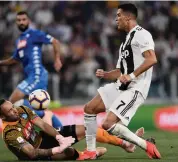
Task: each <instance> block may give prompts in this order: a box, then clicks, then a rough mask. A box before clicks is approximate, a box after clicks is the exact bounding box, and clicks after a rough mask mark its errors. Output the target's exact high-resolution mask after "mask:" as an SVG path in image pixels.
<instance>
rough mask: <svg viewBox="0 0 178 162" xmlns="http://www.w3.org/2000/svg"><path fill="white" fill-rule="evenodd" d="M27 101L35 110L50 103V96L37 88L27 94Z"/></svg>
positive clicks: (45, 107)
mask: <svg viewBox="0 0 178 162" xmlns="http://www.w3.org/2000/svg"><path fill="white" fill-rule="evenodd" d="M29 102H30V105H31V106H32V107H33V108H34V109H35V110H44V109H47V108H48V106H49V104H50V96H49V94H48V92H46V91H45V90H43V89H37V90H35V91H33V92H32V93H31V94H30V95H29Z"/></svg>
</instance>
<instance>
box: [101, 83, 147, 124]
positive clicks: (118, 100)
mask: <svg viewBox="0 0 178 162" xmlns="http://www.w3.org/2000/svg"><path fill="white" fill-rule="evenodd" d="M117 87H118V85H117V84H115V83H111V84H106V85H105V86H104V87H100V88H99V89H98V92H99V94H100V96H101V98H102V100H103V103H104V105H105V107H106V111H112V112H113V113H114V114H115V115H116V116H117V117H119V119H121V121H122V123H123V124H124V125H126V126H128V124H129V123H130V121H131V119H132V117H133V116H134V115H135V113H136V111H137V109H138V107H139V106H140V105H141V104H143V103H144V100H145V99H144V98H143V96H142V94H141V93H140V92H139V91H137V90H135V89H128V90H125V91H121V90H119V89H118V88H117Z"/></svg>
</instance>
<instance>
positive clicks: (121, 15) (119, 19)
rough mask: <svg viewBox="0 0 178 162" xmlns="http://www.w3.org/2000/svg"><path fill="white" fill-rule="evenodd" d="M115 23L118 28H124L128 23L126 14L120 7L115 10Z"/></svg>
mask: <svg viewBox="0 0 178 162" xmlns="http://www.w3.org/2000/svg"><path fill="white" fill-rule="evenodd" d="M116 23H117V28H118V30H126V28H127V25H128V17H127V14H126V13H125V12H124V11H122V9H118V10H117V16H116Z"/></svg>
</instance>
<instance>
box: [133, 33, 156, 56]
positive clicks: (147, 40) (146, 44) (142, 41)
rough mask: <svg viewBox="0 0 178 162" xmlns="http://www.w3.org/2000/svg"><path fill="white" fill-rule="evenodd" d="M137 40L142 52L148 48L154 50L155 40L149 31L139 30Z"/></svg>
mask: <svg viewBox="0 0 178 162" xmlns="http://www.w3.org/2000/svg"><path fill="white" fill-rule="evenodd" d="M136 42H137V45H138V47H139V49H140V51H141V53H143V52H145V51H147V50H154V46H155V45H154V41H153V38H152V35H151V34H150V33H149V32H148V31H139V32H138V35H137V37H136Z"/></svg>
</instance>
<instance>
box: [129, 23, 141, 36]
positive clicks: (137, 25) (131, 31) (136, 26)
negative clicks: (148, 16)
mask: <svg viewBox="0 0 178 162" xmlns="http://www.w3.org/2000/svg"><path fill="white" fill-rule="evenodd" d="M138 26H139V25H136V26H135V27H133V28H132V29H131V30H130V31H129V33H128V34H127V35H129V34H130V33H131V32H133V31H134V30H135V29H136V28H137V27H138Z"/></svg>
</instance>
